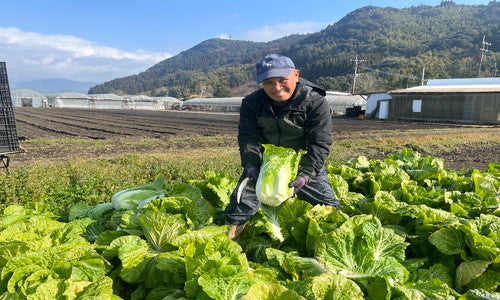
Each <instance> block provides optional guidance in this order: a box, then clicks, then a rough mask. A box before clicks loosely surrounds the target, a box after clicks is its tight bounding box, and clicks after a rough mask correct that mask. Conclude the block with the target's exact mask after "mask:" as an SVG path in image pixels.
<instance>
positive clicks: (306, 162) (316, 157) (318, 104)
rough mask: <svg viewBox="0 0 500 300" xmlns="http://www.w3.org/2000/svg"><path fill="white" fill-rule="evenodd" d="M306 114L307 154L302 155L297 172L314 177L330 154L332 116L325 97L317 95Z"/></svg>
mask: <svg viewBox="0 0 500 300" xmlns="http://www.w3.org/2000/svg"><path fill="white" fill-rule="evenodd" d="M318 98H319V99H315V101H313V106H312V108H311V110H310V111H309V112H308V114H307V120H306V123H305V130H306V138H307V154H305V155H304V157H303V159H302V161H301V163H300V166H299V172H298V173H299V174H301V173H302V174H304V175H307V176H309V177H310V178H314V177H316V175H317V174H318V172H319V170H320V169H321V168H322V167H323V166H324V163H325V160H326V158H327V157H328V155H329V154H330V146H331V145H332V126H333V125H332V116H331V113H330V107H329V106H328V103H327V102H326V99H325V98H324V97H322V96H318Z"/></svg>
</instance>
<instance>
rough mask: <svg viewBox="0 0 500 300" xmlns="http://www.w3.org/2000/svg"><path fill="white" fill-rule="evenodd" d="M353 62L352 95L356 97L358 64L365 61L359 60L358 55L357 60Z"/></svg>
mask: <svg viewBox="0 0 500 300" xmlns="http://www.w3.org/2000/svg"><path fill="white" fill-rule="evenodd" d="M351 61H354V63H355V64H354V79H353V80H352V92H351V94H353V95H354V90H355V89H356V77H358V64H359V63H362V62H364V61H365V60H364V59H358V55H357V54H356V59H351Z"/></svg>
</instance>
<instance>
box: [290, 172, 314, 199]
mask: <svg viewBox="0 0 500 300" xmlns="http://www.w3.org/2000/svg"><path fill="white" fill-rule="evenodd" d="M309 181H310V179H309V177H307V176H300V175H299V176H297V177H295V180H294V181H292V182H290V183H289V184H288V186H289V187H293V188H294V189H293V194H294V195H295V194H297V193H298V192H299V191H300V190H301V189H302V188H303V187H304V185H306V184H308V183H309Z"/></svg>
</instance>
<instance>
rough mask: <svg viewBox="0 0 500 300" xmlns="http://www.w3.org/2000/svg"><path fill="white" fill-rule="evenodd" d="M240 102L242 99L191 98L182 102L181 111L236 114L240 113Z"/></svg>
mask: <svg viewBox="0 0 500 300" xmlns="http://www.w3.org/2000/svg"><path fill="white" fill-rule="evenodd" d="M241 100H243V97H229V98H193V99H189V100H186V101H184V102H183V103H182V106H181V109H185V110H207V111H222V112H238V111H240V106H241Z"/></svg>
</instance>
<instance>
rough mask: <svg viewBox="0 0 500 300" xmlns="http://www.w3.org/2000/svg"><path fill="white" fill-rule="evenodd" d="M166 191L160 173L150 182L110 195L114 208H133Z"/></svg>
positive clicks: (158, 196) (161, 195)
mask: <svg viewBox="0 0 500 300" xmlns="http://www.w3.org/2000/svg"><path fill="white" fill-rule="evenodd" d="M166 192H167V187H166V186H165V183H164V182H163V176H161V175H160V176H158V177H157V178H156V179H155V181H153V182H151V183H150V184H146V185H143V186H138V187H133V188H130V189H126V190H123V191H119V192H117V193H115V194H114V195H113V196H112V197H111V203H113V206H114V207H115V209H133V208H136V207H138V206H144V205H145V204H147V203H149V202H151V201H152V200H154V199H156V198H160V197H163V196H164V195H165V193H166Z"/></svg>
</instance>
